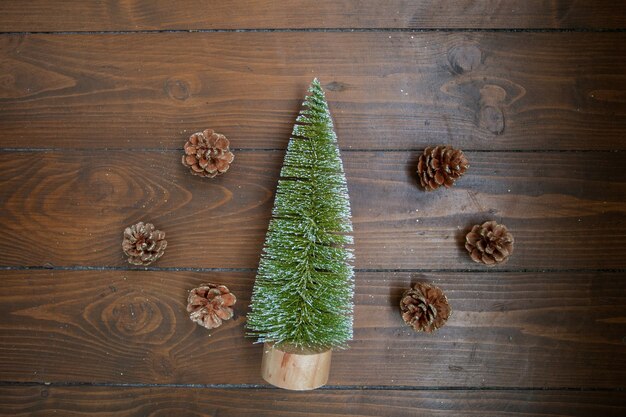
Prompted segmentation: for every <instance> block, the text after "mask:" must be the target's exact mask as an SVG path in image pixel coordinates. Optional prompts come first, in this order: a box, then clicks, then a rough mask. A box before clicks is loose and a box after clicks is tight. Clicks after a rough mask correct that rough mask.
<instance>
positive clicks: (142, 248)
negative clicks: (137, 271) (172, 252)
mask: <svg viewBox="0 0 626 417" xmlns="http://www.w3.org/2000/svg"><path fill="white" fill-rule="evenodd" d="M166 247H167V240H165V232H162V231H160V230H157V229H156V228H155V227H154V225H153V224H152V223H144V222H139V223H137V224H134V225H132V226H130V227H127V228H126V229H125V230H124V240H122V249H123V250H124V253H125V254H126V256H128V263H131V264H133V265H150V264H151V263H152V262H154V261H156V260H157V259H159V258H160V257H161V256H163V252H164V251H165V248H166Z"/></svg>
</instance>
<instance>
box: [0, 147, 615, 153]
mask: <svg viewBox="0 0 626 417" xmlns="http://www.w3.org/2000/svg"><path fill="white" fill-rule="evenodd" d="M231 150H232V151H234V152H244V153H245V152H285V151H286V148H231ZM340 150H341V152H342V153H359V152H360V153H363V152H422V151H423V150H424V148H405V149H403V148H388V149H353V148H342V149H340ZM463 150H464V152H475V153H620V152H623V151H624V149H597V150H596V149H500V150H499V149H471V148H469V149H468V148H464V149H463ZM126 151H128V152H181V151H182V147H181V148H180V149H179V148H0V153H13V152H24V153H27V152H32V153H37V152H44V153H45V152H126Z"/></svg>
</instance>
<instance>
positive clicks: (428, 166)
mask: <svg viewBox="0 0 626 417" xmlns="http://www.w3.org/2000/svg"><path fill="white" fill-rule="evenodd" d="M467 168H469V162H468V161H467V158H466V157H465V154H464V153H463V151H461V150H459V149H454V148H453V147H452V146H444V145H440V146H435V147H428V148H426V149H424V152H423V153H422V154H421V155H420V158H419V161H418V163H417V176H418V177H419V180H420V184H421V185H422V187H424V189H425V190H426V191H432V190H435V189H437V188H439V187H440V186H442V185H443V186H444V187H446V188H450V187H452V185H454V181H456V180H457V179H459V178H460V177H461V176H462V175H463V174H465V171H466V170H467Z"/></svg>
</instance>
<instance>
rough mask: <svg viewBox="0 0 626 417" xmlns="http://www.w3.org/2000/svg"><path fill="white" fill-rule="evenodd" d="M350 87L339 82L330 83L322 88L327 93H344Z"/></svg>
mask: <svg viewBox="0 0 626 417" xmlns="http://www.w3.org/2000/svg"><path fill="white" fill-rule="evenodd" d="M349 87H350V86H349V85H348V84H346V83H342V82H341V81H332V82H330V83H328V84H326V85H325V86H324V88H326V89H327V90H329V91H344V90H347V89H348V88H349Z"/></svg>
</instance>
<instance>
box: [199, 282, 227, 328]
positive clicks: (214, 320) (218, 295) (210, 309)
mask: <svg viewBox="0 0 626 417" xmlns="http://www.w3.org/2000/svg"><path fill="white" fill-rule="evenodd" d="M235 302H237V298H235V295H234V294H232V293H231V292H230V291H229V290H228V288H226V286H224V285H217V284H211V283H208V284H202V285H200V286H199V287H198V288H194V289H193V290H191V291H190V292H189V298H188V299H187V311H188V312H189V318H190V319H191V320H192V321H193V322H195V323H198V324H199V325H200V326H203V327H206V328H207V329H214V328H216V327H220V326H221V325H222V320H228V319H230V318H232V317H233V307H232V306H233V305H234V304H235Z"/></svg>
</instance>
